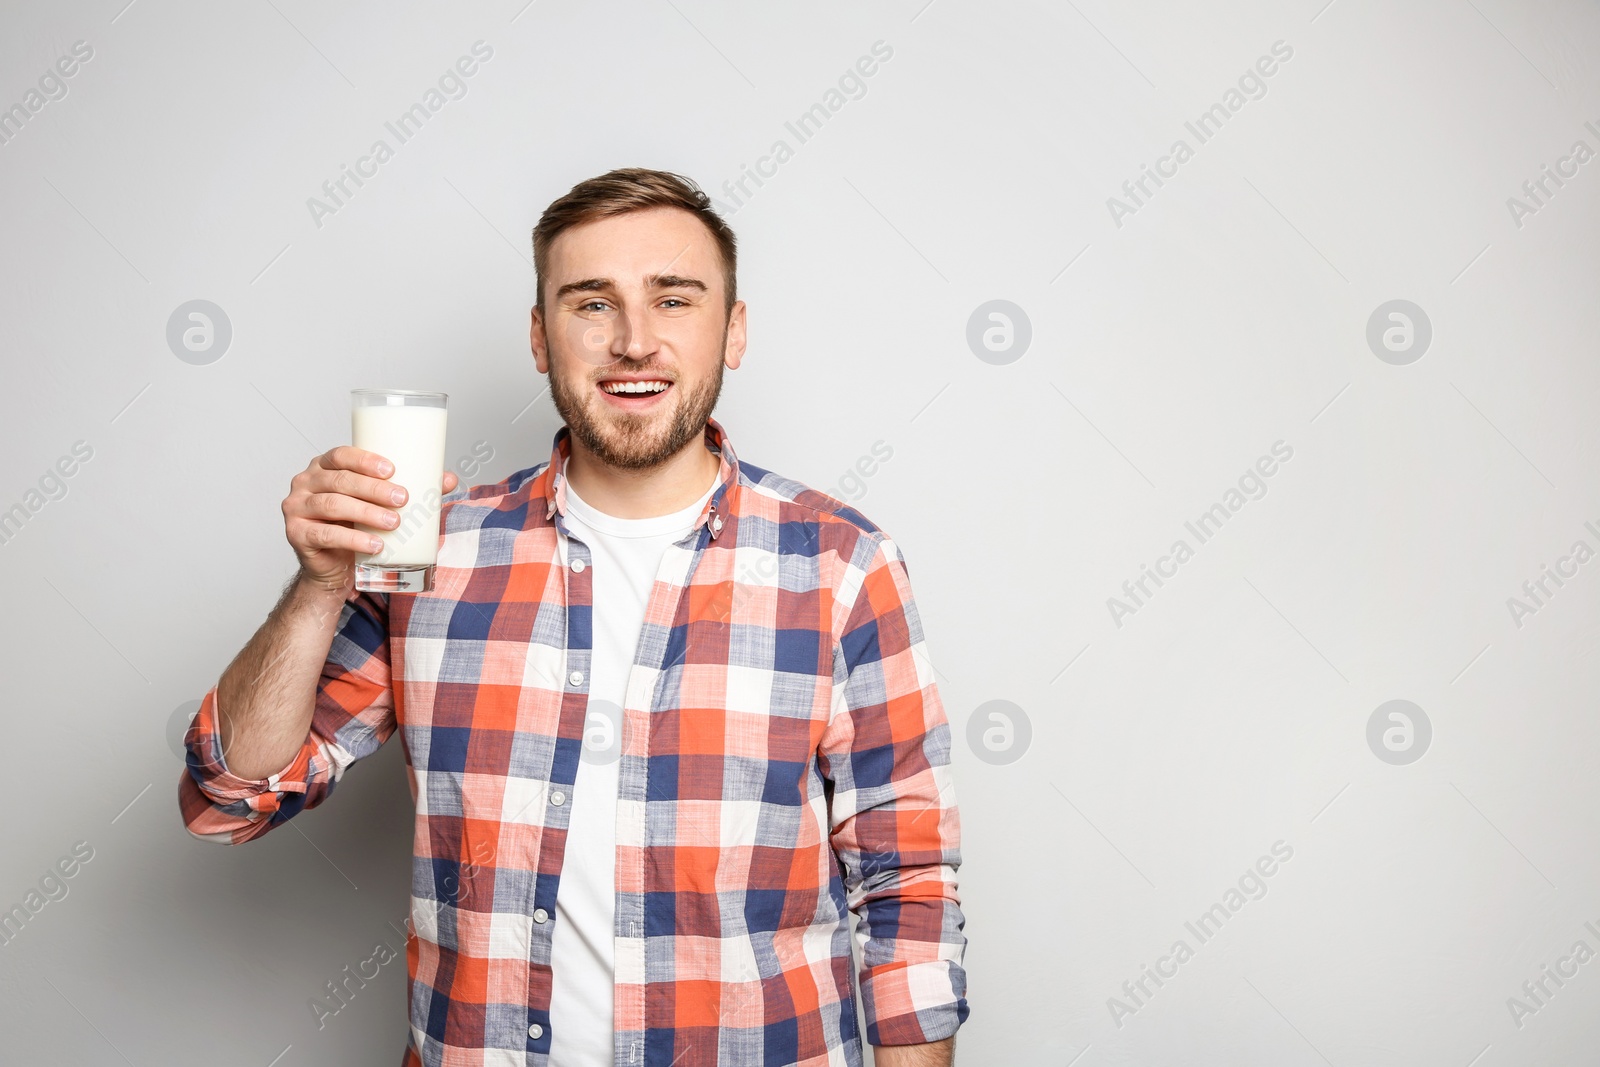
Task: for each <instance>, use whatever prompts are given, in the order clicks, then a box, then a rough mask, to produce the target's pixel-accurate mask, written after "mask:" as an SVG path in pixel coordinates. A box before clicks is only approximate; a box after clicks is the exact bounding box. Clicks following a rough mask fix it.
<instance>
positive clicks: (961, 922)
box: [818, 532, 968, 1045]
mask: <svg viewBox="0 0 1600 1067" xmlns="http://www.w3.org/2000/svg"><path fill="white" fill-rule="evenodd" d="M868 552H870V553H871V557H870V559H867V560H865V561H864V562H863V559H862V557H865V556H866V555H867V553H868ZM856 556H857V558H856V559H855V560H853V561H852V563H851V566H850V571H849V573H851V574H854V575H858V576H859V577H860V585H859V591H858V592H857V593H856V596H855V599H854V604H853V606H852V608H851V610H850V614H849V617H848V620H847V621H846V623H845V625H844V628H843V631H842V634H841V638H840V640H839V642H838V645H837V646H836V648H835V668H834V669H835V679H836V682H837V680H838V679H839V678H840V677H841V675H842V677H843V682H842V685H836V688H835V695H834V706H833V707H832V708H831V709H830V714H829V722H828V726H827V729H826V730H825V731H824V734H823V739H822V742H821V744H820V745H819V747H818V759H819V767H820V769H821V770H822V771H823V773H824V774H825V775H826V776H827V777H828V778H829V780H831V781H832V782H833V783H834V788H833V798H832V802H831V805H830V816H829V819H830V824H831V828H832V829H831V842H832V845H833V849H834V852H835V854H836V855H837V856H838V858H839V863H840V867H841V870H842V874H843V879H844V883H845V891H846V899H847V902H848V904H849V907H850V910H851V911H852V912H854V913H855V916H856V920H857V923H856V945H857V948H858V949H859V951H860V957H861V966H860V972H859V980H860V987H861V998H862V1007H863V1012H864V1015H865V1017H866V1023H867V1040H868V1041H869V1042H870V1043H871V1044H873V1045H916V1044H923V1043H926V1042H930V1041H938V1040H940V1039H941V1038H945V1037H949V1036H950V1035H951V1034H953V1033H955V1032H956V1030H957V1029H958V1028H959V1027H960V1026H961V1024H962V1023H963V1022H965V1021H966V1019H967V1014H968V1008H967V999H966V991H967V981H966V971H965V970H964V969H963V968H962V960H963V957H964V956H965V952H966V944H967V941H966V937H965V936H964V935H963V934H962V929H963V927H964V926H965V924H966V920H965V918H964V917H963V916H962V914H961V902H960V897H959V896H958V894H957V884H956V877H955V875H956V870H957V868H958V867H959V866H960V865H961V826H960V817H959V813H958V810H957V807H956V797H955V782H954V779H953V778H952V776H951V768H950V725H949V722H948V721H947V719H946V717H945V712H944V706H943V704H942V703H941V701H940V699H939V692H938V689H937V687H936V686H935V684H934V678H933V668H932V665H931V663H930V661H929V659H928V654H927V647H926V645H925V643H924V640H923V634H922V624H921V621H920V619H919V617H918V614H917V610H916V605H915V602H914V601H913V598H912V595H911V584H910V579H909V577H908V576H907V571H906V566H905V562H904V560H903V559H902V558H901V556H900V553H899V550H898V548H897V546H896V545H895V543H894V542H893V541H892V540H890V539H889V538H888V537H887V536H886V535H882V534H881V532H880V534H879V535H878V536H877V537H876V538H875V540H874V541H871V542H869V541H866V540H863V542H862V545H861V547H860V549H859V550H858V551H857V553H856ZM846 592H848V590H841V593H846Z"/></svg>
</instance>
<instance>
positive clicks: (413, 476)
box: [350, 389, 448, 593]
mask: <svg viewBox="0 0 1600 1067" xmlns="http://www.w3.org/2000/svg"><path fill="white" fill-rule="evenodd" d="M447 400H448V397H447V396H446V395H445V394H444V393H423V392H415V391H413V390H409V389H352V390H351V391H350V438H351V440H350V443H351V444H353V445H355V447H357V448H360V449H365V450H366V451H368V452H376V453H377V454H378V455H380V456H382V457H383V458H385V459H387V460H388V461H389V462H390V463H393V464H394V473H393V474H392V475H390V476H389V480H390V481H391V482H394V483H395V484H396V485H399V486H403V487H404V488H405V491H406V502H405V504H404V505H402V506H401V507H400V509H399V511H400V525H399V526H396V527H395V528H394V529H392V530H378V529H374V528H372V527H369V526H364V525H362V524H360V523H357V524H356V529H358V530H361V531H362V532H363V533H369V534H372V535H373V536H374V537H377V538H379V539H380V540H382V541H383V549H382V550H381V551H379V552H358V553H356V588H357V589H364V590H371V591H373V592H379V593H425V592H427V591H428V590H430V589H432V588H433V566H434V561H435V560H436V559H437V558H438V552H439V511H440V503H441V501H442V499H443V496H444V430H445V403H446V401H447Z"/></svg>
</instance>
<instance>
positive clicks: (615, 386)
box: [600, 382, 667, 393]
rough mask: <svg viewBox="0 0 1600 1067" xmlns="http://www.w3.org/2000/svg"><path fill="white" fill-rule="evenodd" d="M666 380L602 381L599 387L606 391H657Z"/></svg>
mask: <svg viewBox="0 0 1600 1067" xmlns="http://www.w3.org/2000/svg"><path fill="white" fill-rule="evenodd" d="M666 387H667V383H666V382H602V383H601V385H600V388H602V389H604V390H605V391H606V392H608V393H659V392H661V391H662V390H663V389H665V388H666Z"/></svg>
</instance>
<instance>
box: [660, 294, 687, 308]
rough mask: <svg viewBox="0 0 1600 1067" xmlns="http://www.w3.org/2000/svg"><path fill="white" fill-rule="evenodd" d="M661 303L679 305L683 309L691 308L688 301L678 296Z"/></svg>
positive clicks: (670, 297)
mask: <svg viewBox="0 0 1600 1067" xmlns="http://www.w3.org/2000/svg"><path fill="white" fill-rule="evenodd" d="M661 302H662V303H663V304H667V303H673V304H677V305H679V306H681V307H688V306H689V303H688V301H686V300H684V299H683V298H682V297H676V296H669V297H667V298H666V299H665V300H663V301H661Z"/></svg>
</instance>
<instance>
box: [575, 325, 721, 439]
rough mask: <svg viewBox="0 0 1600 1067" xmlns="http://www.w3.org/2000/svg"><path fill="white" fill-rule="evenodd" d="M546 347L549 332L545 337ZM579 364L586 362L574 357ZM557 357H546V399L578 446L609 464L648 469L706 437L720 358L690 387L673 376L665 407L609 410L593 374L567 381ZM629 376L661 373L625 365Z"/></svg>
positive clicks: (646, 366)
mask: <svg viewBox="0 0 1600 1067" xmlns="http://www.w3.org/2000/svg"><path fill="white" fill-rule="evenodd" d="M727 343H728V330H727V327H723V330H722V344H723V347H722V351H726V349H727ZM545 344H546V351H549V347H548V346H549V334H548V333H546V335H545ZM577 362H578V364H579V366H580V367H587V366H588V365H587V364H586V363H584V362H583V361H582V360H579V361H577ZM559 366H560V361H558V360H557V359H555V358H554V354H553V353H552V356H551V359H550V399H551V400H552V401H553V402H554V403H555V406H556V412H557V414H559V415H560V416H561V418H562V421H563V422H565V423H566V424H567V428H568V429H569V430H570V431H571V432H572V436H573V437H574V438H576V439H577V440H578V441H579V442H581V443H582V444H583V446H584V447H585V448H587V449H588V450H589V451H590V452H591V453H593V454H594V456H595V458H597V459H598V460H600V462H602V463H604V464H605V465H606V466H608V467H616V468H620V469H622V470H635V471H637V470H650V469H651V468H654V467H659V466H661V465H662V464H663V463H665V462H666V461H667V460H669V459H671V458H672V457H673V456H675V455H677V454H678V453H679V452H681V451H682V450H683V448H684V446H685V445H687V444H689V443H690V442H692V441H694V440H695V439H697V438H702V437H704V435H705V429H706V420H707V419H709V418H710V417H711V413H712V411H713V410H715V408H716V406H717V398H718V397H719V396H721V395H722V370H723V366H724V364H723V362H722V360H720V359H719V360H717V365H716V370H715V371H714V372H713V373H712V374H711V376H709V377H708V378H706V379H705V380H704V381H702V382H700V383H699V384H698V385H696V386H694V387H693V388H689V387H687V386H685V384H684V382H683V381H682V380H681V379H673V378H671V377H670V376H669V375H666V374H662V377H664V378H668V380H670V381H671V382H672V388H671V389H669V390H668V392H669V393H671V394H672V397H671V398H666V402H667V404H668V405H670V410H669V411H666V412H662V411H650V412H634V411H620V410H608V409H606V408H605V407H604V405H605V403H606V402H605V400H604V399H603V398H601V397H599V396H597V395H596V394H597V392H598V390H597V389H596V388H595V380H596V379H593V378H587V377H583V376H581V375H578V374H575V375H574V376H573V377H572V378H571V379H569V378H568V377H567V376H566V375H565V374H564V373H563V372H561V371H559V370H557V368H558V367H559ZM627 369H628V372H629V373H631V374H651V373H661V371H660V369H659V368H658V367H655V366H653V365H651V364H640V365H638V366H629V367H628V368H627Z"/></svg>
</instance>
